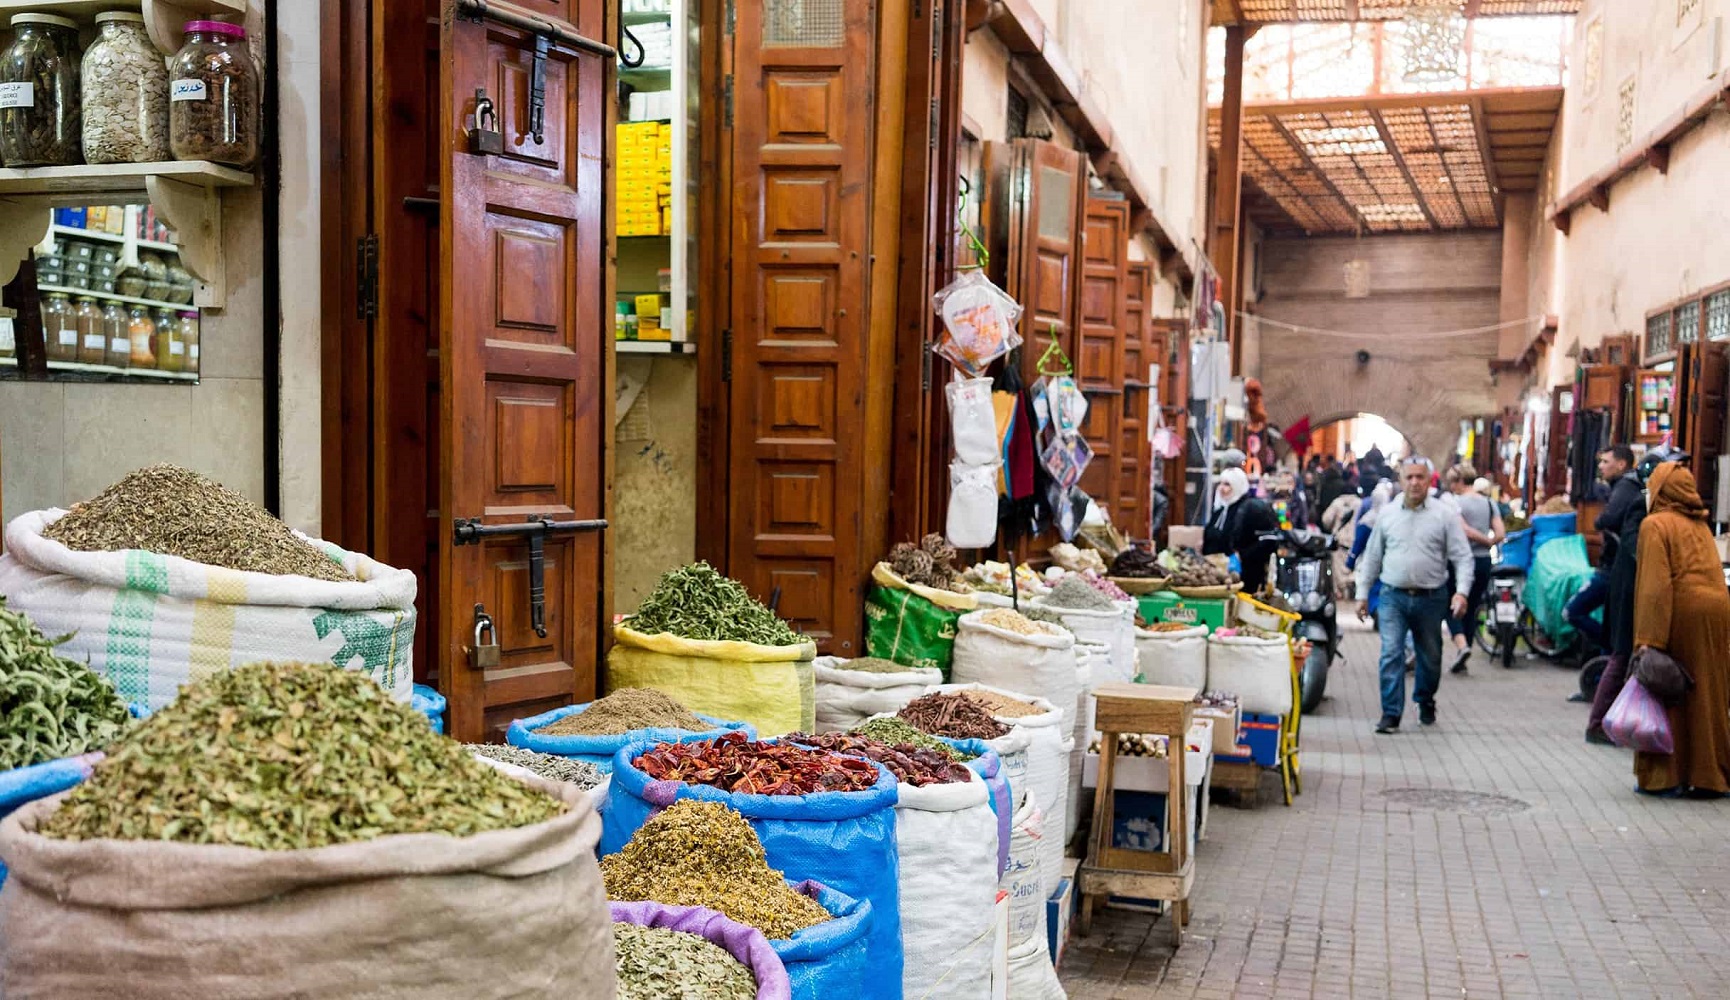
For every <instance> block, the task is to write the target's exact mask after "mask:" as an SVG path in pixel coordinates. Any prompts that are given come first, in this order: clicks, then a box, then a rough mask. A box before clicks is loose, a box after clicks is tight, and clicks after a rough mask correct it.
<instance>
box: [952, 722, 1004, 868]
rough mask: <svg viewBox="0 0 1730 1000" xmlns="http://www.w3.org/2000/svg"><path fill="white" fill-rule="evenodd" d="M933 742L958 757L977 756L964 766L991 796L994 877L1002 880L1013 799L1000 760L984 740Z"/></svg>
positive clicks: (1001, 760) (1001, 759)
mask: <svg viewBox="0 0 1730 1000" xmlns="http://www.w3.org/2000/svg"><path fill="white" fill-rule="evenodd" d="M937 738H938V739H940V740H942V741H943V742H945V743H947V744H949V745H950V746H952V747H954V748H955V749H957V750H960V751H961V752H962V753H971V754H978V756H976V757H974V758H973V759H972V760H970V761H968V762H967V768H968V770H970V771H972V772H973V773H974V774H977V775H979V777H980V780H982V781H984V782H985V787H986V788H987V789H989V790H990V793H991V794H990V796H989V798H990V801H991V811H992V812H993V813H995V814H997V877H998V878H1002V877H1003V873H1004V872H1005V871H1007V870H1008V869H1009V825H1010V824H1009V820H1010V816H1011V814H1013V813H1014V812H1015V797H1014V795H1013V794H1012V792H1013V790H1012V789H1011V788H1010V787H1009V778H1008V776H1007V775H1005V774H1004V773H1003V758H1001V757H999V756H997V751H995V750H993V749H991V748H990V747H988V746H986V745H985V741H984V740H952V739H949V738H947V737H943V736H939V737H937Z"/></svg>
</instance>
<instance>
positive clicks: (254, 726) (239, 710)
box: [42, 663, 565, 851]
mask: <svg viewBox="0 0 1730 1000" xmlns="http://www.w3.org/2000/svg"><path fill="white" fill-rule="evenodd" d="M564 811H565V804H564V803H563V802H560V801H559V800H557V799H555V798H553V797H551V796H549V795H547V794H546V793H545V792H542V791H539V790H537V789H534V788H530V787H529V786H528V785H526V784H524V783H523V782H521V781H517V780H515V779H513V778H509V777H507V776H505V775H503V774H501V773H499V772H498V771H496V770H494V769H493V768H490V767H488V766H487V765H485V764H483V763H481V762H480V761H478V760H476V759H475V758H474V757H472V756H471V755H470V754H469V753H468V751H466V750H464V749H463V747H462V744H460V743H457V742H455V741H454V740H449V739H446V738H445V737H443V736H440V735H438V734H436V733H434V732H433V731H432V729H431V728H429V727H428V726H427V724H426V719H425V718H424V717H422V716H421V715H420V714H419V713H417V712H415V711H414V710H413V709H410V708H409V707H408V706H407V705H399V704H397V703H396V702H395V701H392V700H391V697H390V695H389V694H387V693H386V692H385V690H384V689H383V688H381V687H379V686H378V684H377V683H375V682H374V681H373V680H372V678H370V677H368V676H366V675H365V674H361V673H356V672H353V671H348V670H343V669H341V668H338V667H334V666H331V665H330V664H328V663H326V664H306V663H255V664H252V665H250V666H245V667H240V668H238V669H235V670H225V671H222V672H220V673H218V674H215V675H213V676H211V677H208V678H206V679H204V680H202V681H198V682H197V683H194V684H189V685H187V686H186V687H184V688H182V689H181V691H180V696H179V697H178V698H176V699H175V700H174V703H173V704H171V705H169V706H168V707H166V708H164V709H162V710H161V711H159V712H157V713H156V714H154V715H152V716H151V717H150V718H148V719H146V720H144V721H143V722H141V723H139V724H138V725H137V726H136V727H134V728H133V730H132V731H131V732H130V733H129V734H127V736H126V737H125V738H124V739H122V740H121V741H120V743H119V744H118V745H117V746H116V747H115V748H114V749H112V750H111V751H110V753H109V755H108V757H107V759H105V760H103V761H102V762H101V763H99V764H97V765H96V771H95V773H94V774H93V775H92V776H91V778H90V780H89V781H86V782H85V783H84V784H82V785H79V786H78V787H77V789H75V790H74V791H73V792H72V794H71V795H69V796H68V797H67V799H66V801H65V802H64V803H63V804H62V805H61V807H60V809H59V810H58V811H56V812H55V813H54V814H53V815H52V816H50V817H49V818H48V820H47V822H45V823H44V824H43V826H42V832H43V833H44V834H46V835H47V836H50V837H60V838H63V839H66V840H94V839H99V838H105V837H106V838H113V839H116V840H173V841H180V842H182V843H191V844H233V845H236V846H240V847H256V848H262V849H264V850H272V851H283V850H298V849H302V848H308V847H326V846H329V845H331V844H341V843H348V842H352V841H362V840H372V839H374V838H377V837H383V836H387V835H390V834H398V833H443V834H448V835H450V836H453V837H467V836H470V835H472V834H477V833H482V832H485V831H488V830H503V829H509V828H512V827H520V826H528V825H530V824H533V823H539V822H542V821H544V820H548V819H551V818H553V817H554V816H557V815H559V814H560V813H562V812H564Z"/></svg>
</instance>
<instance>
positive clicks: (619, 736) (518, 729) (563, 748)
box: [505, 702, 757, 774]
mask: <svg viewBox="0 0 1730 1000" xmlns="http://www.w3.org/2000/svg"><path fill="white" fill-rule="evenodd" d="M592 704H594V703H593V702H584V703H583V704H581V705H566V706H565V707H563V708H555V709H553V710H552V711H551V712H542V713H541V714H540V715H532V716H530V717H528V718H526V719H518V720H516V721H515V722H513V723H511V724H510V728H508V729H506V730H505V742H506V743H509V744H510V745H511V746H514V747H526V748H527V749H530V750H536V751H539V752H541V753H550V754H552V755H554V756H556V757H569V758H571V759H572V760H580V761H583V762H585V763H588V764H593V765H595V767H596V768H597V769H598V770H599V771H600V772H601V773H602V774H611V773H612V771H613V757H614V756H616V755H617V754H618V752H619V751H620V750H623V749H624V748H625V747H628V746H630V745H631V744H632V743H638V742H642V741H644V740H647V741H649V742H653V743H669V742H676V743H689V742H691V741H692V740H693V739H701V740H707V739H713V738H715V737H716V736H722V735H725V734H726V733H730V732H732V731H734V730H739V731H741V732H743V733H744V734H745V738H746V739H748V740H754V739H756V738H757V727H755V726H753V725H751V724H750V723H746V722H728V721H726V720H725V719H716V718H713V717H711V716H707V715H703V714H701V713H697V712H693V713H691V714H693V715H695V716H697V718H699V719H702V720H703V721H704V722H707V723H709V724H710V725H712V726H714V727H715V728H713V729H709V730H705V731H703V732H700V733H693V732H690V731H689V730H685V729H633V730H631V731H630V732H625V733H613V734H610V735H607V736H547V735H544V734H542V733H537V732H535V730H537V729H541V728H543V727H545V726H550V725H552V724H553V723H555V722H557V721H559V720H560V719H562V718H564V717H565V716H567V715H576V714H577V713H578V712H581V711H582V710H583V709H585V708H588V707H589V706H590V705H592Z"/></svg>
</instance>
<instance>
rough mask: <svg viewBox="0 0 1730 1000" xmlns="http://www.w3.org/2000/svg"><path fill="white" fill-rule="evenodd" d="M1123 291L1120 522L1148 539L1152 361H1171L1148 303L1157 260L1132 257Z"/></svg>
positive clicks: (1116, 509) (1133, 535)
mask: <svg viewBox="0 0 1730 1000" xmlns="http://www.w3.org/2000/svg"><path fill="white" fill-rule="evenodd" d="M1125 275H1126V277H1127V284H1126V285H1125V291H1124V296H1123V410H1122V416H1121V418H1120V420H1119V424H1118V435H1117V441H1118V445H1117V468H1118V475H1117V498H1116V505H1115V507H1114V509H1113V514H1115V515H1116V517H1115V520H1116V522H1117V526H1118V527H1120V528H1122V529H1123V530H1124V531H1125V532H1127V533H1128V534H1129V537H1131V538H1146V537H1148V535H1149V532H1150V530H1151V526H1152V522H1151V520H1150V518H1151V517H1152V507H1151V506H1150V504H1151V501H1152V494H1153V445H1152V444H1151V443H1149V442H1148V439H1147V435H1148V433H1149V431H1150V430H1151V428H1150V427H1148V407H1149V406H1150V405H1152V398H1153V394H1152V390H1151V388H1150V386H1149V383H1148V377H1147V376H1148V366H1149V365H1161V366H1163V365H1164V364H1165V361H1164V359H1163V358H1161V357H1160V356H1159V353H1158V352H1157V350H1156V349H1155V345H1154V342H1153V325H1152V324H1151V323H1150V322H1149V321H1148V314H1147V310H1148V305H1149V302H1150V300H1151V298H1152V295H1153V265H1152V264H1149V263H1148V262H1147V261H1140V260H1138V261H1130V262H1129V264H1128V265H1127V267H1126V268H1125Z"/></svg>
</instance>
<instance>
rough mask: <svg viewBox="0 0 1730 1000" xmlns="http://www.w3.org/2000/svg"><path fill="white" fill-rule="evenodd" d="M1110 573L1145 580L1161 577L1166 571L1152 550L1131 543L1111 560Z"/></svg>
mask: <svg viewBox="0 0 1730 1000" xmlns="http://www.w3.org/2000/svg"><path fill="white" fill-rule="evenodd" d="M1111 575H1112V576H1121V577H1127V578H1129V579H1134V580H1146V579H1152V578H1156V577H1163V576H1165V575H1166V573H1165V567H1163V566H1161V565H1160V564H1159V560H1158V559H1157V558H1155V556H1154V554H1153V553H1152V552H1149V551H1148V550H1146V549H1144V548H1142V547H1140V546H1138V545H1131V546H1130V547H1129V548H1127V549H1124V550H1123V551H1122V552H1119V553H1118V554H1117V558H1116V559H1113V560H1112V561H1111Z"/></svg>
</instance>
